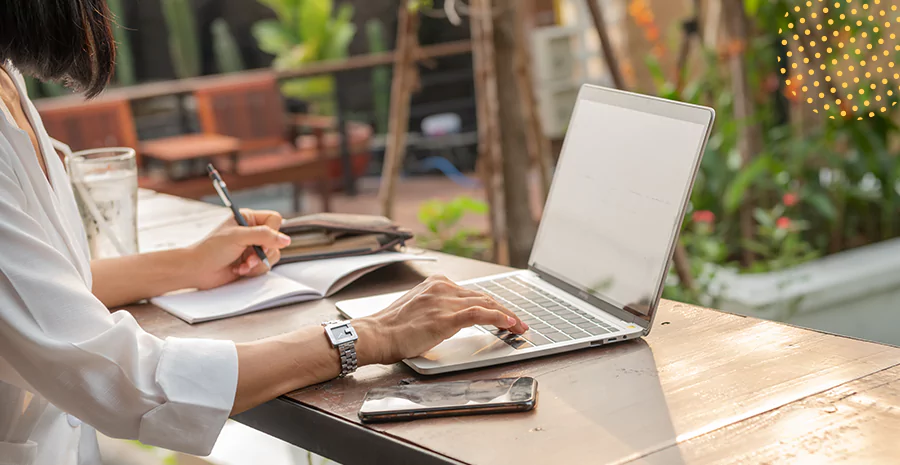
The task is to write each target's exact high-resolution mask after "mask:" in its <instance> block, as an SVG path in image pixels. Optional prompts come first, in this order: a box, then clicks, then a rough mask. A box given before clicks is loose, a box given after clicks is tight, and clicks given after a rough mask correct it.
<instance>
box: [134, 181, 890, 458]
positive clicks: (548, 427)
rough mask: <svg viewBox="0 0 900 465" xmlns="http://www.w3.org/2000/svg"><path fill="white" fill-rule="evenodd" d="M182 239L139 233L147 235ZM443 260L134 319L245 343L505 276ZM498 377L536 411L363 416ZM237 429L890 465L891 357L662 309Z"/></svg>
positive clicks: (490, 447) (285, 403)
mask: <svg viewBox="0 0 900 465" xmlns="http://www.w3.org/2000/svg"><path fill="white" fill-rule="evenodd" d="M148 198H152V197H148ZM146 201H147V198H145V199H144V200H142V202H146ZM190 205H191V203H190V202H185V208H195V207H190ZM202 214H203V215H206V214H211V211H210V212H206V211H204V212H203V213H202ZM175 216H177V215H175ZM148 221H150V218H148V217H144V219H143V220H142V222H143V223H144V224H147V223H146V222H148ZM179 228H180V226H177V225H172V224H170V225H168V226H160V225H159V224H158V223H157V224H155V225H154V226H153V228H150V229H148V228H147V227H144V226H142V227H141V229H142V237H145V236H144V235H145V233H146V231H150V230H151V229H155V230H156V231H158V232H159V233H160V234H162V231H163V230H167V231H168V234H170V235H174V234H175V233H176V232H177V230H178V229H179ZM173 231H174V232H173ZM154 234H155V233H154ZM151 235H153V234H151ZM438 257H439V260H438V261H437V262H433V263H421V264H416V265H414V266H410V265H398V266H393V267H391V268H386V269H383V270H381V271H379V272H376V273H374V274H372V275H369V276H367V277H365V278H363V279H362V280H360V281H358V282H357V283H356V284H354V285H352V286H350V287H349V288H347V289H346V290H344V291H342V292H341V293H340V294H339V295H338V296H337V297H336V299H327V300H322V301H318V302H313V303H308V304H302V305H293V306H289V307H284V308H279V309H273V310H268V311H263V312H258V313H254V314H250V315H245V316H242V317H238V318H232V319H228V320H221V321H216V322H210V323H203V324H198V325H193V326H191V325H187V324H186V323H183V322H182V321H181V320H179V319H177V318H175V317H173V316H170V315H168V314H167V313H165V312H163V311H161V310H159V309H157V308H155V307H152V306H150V305H143V306H137V307H133V308H131V309H130V310H131V311H132V312H133V313H134V315H135V316H136V317H137V319H138V321H139V322H140V323H141V325H142V326H143V327H144V328H146V329H147V330H148V331H150V332H151V333H153V334H156V335H158V336H161V337H164V336H179V337H208V338H222V339H233V340H235V341H252V340H255V339H259V338H263V337H266V336H271V335H275V334H279V333H283V332H286V331H290V330H291V329H293V328H298V327H301V326H304V325H311V324H313V325H314V324H318V323H319V322H320V321H323V320H326V319H332V318H334V317H336V316H337V315H338V313H337V311H336V310H335V308H334V301H335V300H340V299H346V298H353V297H359V296H364V295H370V294H376V293H382V292H390V291H397V290H402V289H405V288H408V287H410V286H412V285H413V284H415V283H416V282H418V281H419V280H420V279H422V277H423V276H425V275H428V274H432V273H443V274H446V275H447V276H448V277H450V278H452V279H455V280H462V279H467V278H473V277H477V276H484V275H487V274H490V273H495V272H498V271H502V270H504V268H502V267H499V266H496V265H491V264H486V263H480V262H475V261H471V260H466V259H462V258H456V257H451V256H447V255H438ZM848 311H852V309H851V308H848ZM503 376H533V377H535V378H536V379H537V380H538V383H539V401H538V407H537V408H536V409H535V410H534V411H533V412H530V413H525V414H510V415H491V416H481V417H468V418H464V417H460V418H447V419H435V420H424V421H417V422H411V423H396V424H385V425H377V426H364V425H362V424H360V423H359V421H358V420H357V418H356V412H357V410H358V408H359V406H360V404H361V402H362V399H363V396H364V394H365V392H366V391H367V390H369V389H371V388H373V387H378V386H392V385H396V384H398V383H405V382H431V381H445V380H465V379H476V378H491V377H503ZM236 419H237V420H238V421H241V422H243V423H245V424H247V425H250V426H252V427H254V428H257V429H259V430H261V431H264V432H266V433H269V434H271V435H273V436H276V437H278V438H281V439H283V440H285V441H287V442H290V443H292V444H295V445H298V446H300V447H303V448H306V449H308V450H311V451H313V452H316V453H319V454H321V455H324V456H326V457H330V458H333V459H334V460H337V461H338V462H340V463H343V464H345V465H349V464H355V463H366V464H368V463H386V464H401V463H411V464H431V463H477V464H505V463H509V464H517V465H518V464H532V463H534V464H576V463H579V464H580V463H590V464H595V463H597V464H600V463H641V464H682V463H684V464H687V463H690V464H695V463H699V464H706V463H785V462H788V463H823V462H846V463H897V461H898V460H900V441H898V440H897V438H900V349H898V348H894V347H890V346H884V345H879V344H874V343H868V342H862V341H857V340H852V339H848V338H844V337H838V336H832V335H828V334H822V333H818V332H814V331H808V330H804V329H800V328H794V327H790V326H786V325H782V324H777V323H772V322H767V321H761V320H756V319H753V318H745V317H741V316H735V315H731V314H726V313H721V312H718V311H715V310H708V309H703V308H699V307H695V306H691V305H685V304H679V303H676V302H668V301H664V302H663V303H662V304H661V307H660V309H659V314H658V316H657V319H656V325H655V326H654V327H653V330H652V332H651V334H650V335H649V336H648V337H646V338H645V339H643V340H636V341H633V342H627V343H621V344H615V345H611V346H606V347H600V348H596V349H589V350H582V351H578V352H572V353H569V354H563V355H558V356H550V357H546V358H542V359H538V360H533V361H528V362H523V363H514V364H510V365H504V366H497V367H493V368H488V369H482V370H477V371H470V372H465V373H456V374H452V375H447V376H441V377H427V378H426V377H422V376H419V375H417V374H415V373H414V372H413V371H412V370H410V369H408V368H407V367H405V366H404V365H393V366H369V367H364V368H362V369H360V370H359V371H358V372H357V373H356V374H355V375H353V376H351V377H349V378H347V379H343V380H333V381H330V382H326V383H323V384H320V385H316V386H311V387H309V388H306V389H303V390H300V391H297V392H294V393H291V394H289V395H288V396H284V397H281V398H279V399H276V400H274V401H271V402H269V403H267V404H264V405H262V406H260V407H257V408H255V409H253V410H250V411H248V412H246V413H244V414H241V415H239V416H238V417H237V418H236Z"/></svg>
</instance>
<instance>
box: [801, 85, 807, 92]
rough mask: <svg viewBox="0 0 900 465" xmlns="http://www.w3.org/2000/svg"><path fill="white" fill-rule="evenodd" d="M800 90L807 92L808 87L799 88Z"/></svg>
mask: <svg viewBox="0 0 900 465" xmlns="http://www.w3.org/2000/svg"><path fill="white" fill-rule="evenodd" d="M800 90H802V91H803V92H807V91H809V87H806V86H803V87H801V88H800Z"/></svg>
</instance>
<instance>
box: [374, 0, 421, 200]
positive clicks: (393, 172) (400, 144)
mask: <svg viewBox="0 0 900 465" xmlns="http://www.w3.org/2000/svg"><path fill="white" fill-rule="evenodd" d="M418 33H419V16H418V14H415V13H411V12H410V11H409V9H408V8H407V5H406V2H405V1H404V2H402V5H401V6H400V13H399V17H398V20H397V52H396V56H397V59H396V61H395V62H394V76H393V81H392V82H391V108H390V115H389V121H388V137H387V147H386V150H385V155H384V165H383V166H382V168H381V188H380V191H379V197H380V198H379V201H380V203H381V214H382V215H384V216H386V217H388V218H391V217H393V215H394V195H395V191H396V187H397V178H398V177H399V175H400V167H401V166H403V159H404V158H405V156H406V136H407V132H408V131H409V106H410V99H411V98H412V92H413V89H414V88H416V87H418V69H417V68H416V62H415V59H414V55H415V51H416V48H417V47H418V39H417V37H418Z"/></svg>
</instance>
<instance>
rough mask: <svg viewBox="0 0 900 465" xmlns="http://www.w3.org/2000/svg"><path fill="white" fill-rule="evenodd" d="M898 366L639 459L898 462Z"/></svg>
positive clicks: (646, 461) (648, 461) (668, 461)
mask: <svg viewBox="0 0 900 465" xmlns="http://www.w3.org/2000/svg"><path fill="white" fill-rule="evenodd" d="M897 438H900V366H894V367H892V368H890V369H887V370H884V371H881V372H878V373H875V374H872V375H869V376H866V377H863V378H861V379H857V380H854V381H851V382H849V383H846V384H842V385H840V386H838V387H835V388H833V389H829V390H827V391H825V392H822V393H819V394H816V395H812V396H809V397H807V398H804V399H802V400H799V401H796V402H792V403H790V404H787V405H785V406H783V407H780V408H777V409H775V410H772V411H769V412H766V413H764V414H762V415H758V416H756V417H753V418H750V419H747V420H746V421H743V422H741V423H737V424H734V425H730V426H727V427H724V428H721V429H718V430H716V431H712V432H710V433H708V434H704V435H702V436H698V437H695V438H692V439H690V440H688V441H686V442H683V443H681V444H679V445H678V446H675V447H669V448H666V449H664V450H661V451H659V452H657V453H654V454H652V455H649V456H647V457H643V458H641V459H639V460H637V461H635V462H634V463H642V464H671V463H696V464H707V463H710V464H711V463H716V464H731V463H734V464H737V463H740V464H751V463H759V464H763V463H765V464H774V463H866V464H878V463H897V460H898V457H900V442H898V441H897Z"/></svg>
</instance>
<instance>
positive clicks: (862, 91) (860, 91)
mask: <svg viewBox="0 0 900 465" xmlns="http://www.w3.org/2000/svg"><path fill="white" fill-rule="evenodd" d="M857 81H858V79H857ZM864 93H866V89H859V95H862V94H864Z"/></svg>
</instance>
